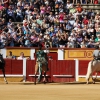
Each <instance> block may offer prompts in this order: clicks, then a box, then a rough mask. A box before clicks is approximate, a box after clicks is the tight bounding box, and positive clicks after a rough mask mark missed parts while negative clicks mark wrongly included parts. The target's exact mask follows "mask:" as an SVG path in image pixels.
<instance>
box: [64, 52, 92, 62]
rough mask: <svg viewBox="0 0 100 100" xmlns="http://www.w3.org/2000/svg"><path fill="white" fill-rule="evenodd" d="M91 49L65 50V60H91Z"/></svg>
mask: <svg viewBox="0 0 100 100" xmlns="http://www.w3.org/2000/svg"><path fill="white" fill-rule="evenodd" d="M92 53H93V50H65V53H64V59H65V60H73V59H79V60H92V59H93V57H92Z"/></svg>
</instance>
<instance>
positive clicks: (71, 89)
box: [0, 83, 100, 100]
mask: <svg viewBox="0 0 100 100" xmlns="http://www.w3.org/2000/svg"><path fill="white" fill-rule="evenodd" d="M0 100H100V83H98V84H89V85H86V84H37V85H34V84H11V83H10V84H4V83H0Z"/></svg>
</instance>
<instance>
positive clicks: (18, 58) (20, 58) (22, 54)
mask: <svg viewBox="0 0 100 100" xmlns="http://www.w3.org/2000/svg"><path fill="white" fill-rule="evenodd" d="M24 58H25V56H24V53H23V52H21V53H20V56H19V57H17V60H23V59H24Z"/></svg>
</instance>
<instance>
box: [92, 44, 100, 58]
mask: <svg viewBox="0 0 100 100" xmlns="http://www.w3.org/2000/svg"><path fill="white" fill-rule="evenodd" d="M93 57H94V59H95V60H100V51H99V46H98V45H96V46H95V50H94V51H93Z"/></svg>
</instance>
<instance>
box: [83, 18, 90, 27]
mask: <svg viewBox="0 0 100 100" xmlns="http://www.w3.org/2000/svg"><path fill="white" fill-rule="evenodd" d="M88 23H89V20H88V19H87V16H85V17H84V19H83V24H84V25H88Z"/></svg>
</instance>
